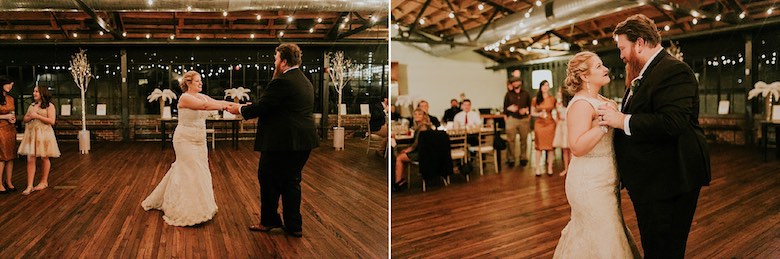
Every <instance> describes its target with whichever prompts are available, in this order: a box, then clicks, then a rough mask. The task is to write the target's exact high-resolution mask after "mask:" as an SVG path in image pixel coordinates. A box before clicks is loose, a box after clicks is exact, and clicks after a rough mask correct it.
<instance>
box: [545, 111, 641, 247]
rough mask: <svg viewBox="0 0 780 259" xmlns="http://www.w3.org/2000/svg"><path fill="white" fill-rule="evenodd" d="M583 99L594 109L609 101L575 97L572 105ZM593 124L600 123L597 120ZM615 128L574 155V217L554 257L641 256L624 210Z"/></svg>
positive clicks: (570, 187)
mask: <svg viewBox="0 0 780 259" xmlns="http://www.w3.org/2000/svg"><path fill="white" fill-rule="evenodd" d="M602 98H603V97H602ZM579 100H582V101H587V102H588V103H590V104H591V105H592V106H593V108H594V109H598V107H599V106H600V105H602V104H604V103H607V101H606V100H597V99H592V98H585V97H582V96H575V97H574V98H572V100H571V101H570V102H569V107H571V104H573V103H574V102H576V101H579ZM609 102H611V103H612V104H613V105H614V102H612V101H609ZM592 123H593V125H594V126H595V125H598V121H596V120H594V121H593V122H592ZM612 131H613V130H612V129H611V128H610V129H609V132H607V133H606V134H605V135H604V136H603V137H602V138H601V140H600V141H599V142H598V143H597V144H596V146H595V147H594V148H593V149H592V150H591V151H590V152H588V153H587V154H585V155H584V156H581V157H578V156H573V157H572V160H571V163H570V164H569V171H568V173H567V174H566V198H567V199H568V200H569V205H570V206H571V220H570V221H569V224H568V225H566V227H565V228H564V229H563V231H561V239H560V240H558V246H557V247H556V248H555V255H554V256H553V258H641V256H640V255H639V251H638V249H637V248H636V243H635V242H634V240H633V238H632V236H631V232H630V231H629V230H628V228H627V227H626V225H625V222H624V221H623V213H622V211H621V209H620V190H619V189H618V182H619V179H618V175H617V170H616V168H615V153H614V151H613V146H612V136H613V135H612Z"/></svg>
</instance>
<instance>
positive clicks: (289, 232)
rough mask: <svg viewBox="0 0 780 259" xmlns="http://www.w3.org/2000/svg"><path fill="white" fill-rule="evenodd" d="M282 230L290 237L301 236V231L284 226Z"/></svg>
mask: <svg viewBox="0 0 780 259" xmlns="http://www.w3.org/2000/svg"><path fill="white" fill-rule="evenodd" d="M284 232H285V233H287V234H288V235H290V236H292V237H303V231H289V230H287V229H286V228H285V229H284Z"/></svg>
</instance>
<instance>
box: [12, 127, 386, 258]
mask: <svg viewBox="0 0 780 259" xmlns="http://www.w3.org/2000/svg"><path fill="white" fill-rule="evenodd" d="M226 143H227V142H225V143H218V146H217V149H216V150H211V149H209V160H210V161H209V162H210V166H211V173H212V178H213V183H214V192H215V195H216V201H217V206H218V207H219V211H218V212H217V215H216V216H215V217H214V219H212V220H211V221H209V222H207V223H204V224H201V225H199V226H196V227H186V228H183V227H172V226H169V225H167V224H165V222H164V221H163V220H162V215H163V213H162V212H160V211H148V212H147V211H144V210H143V209H142V208H141V201H142V200H143V199H144V198H145V197H146V196H147V195H148V194H149V193H150V192H151V191H152V190H153V189H154V187H155V186H156V185H157V183H158V182H159V181H160V179H162V177H163V175H165V173H166V172H167V170H168V169H169V168H170V165H171V163H173V161H174V152H173V149H172V148H171V147H170V145H169V146H168V148H166V149H165V150H164V151H161V150H160V143H159V142H128V143H118V142H98V143H93V146H92V148H93V150H92V151H91V152H90V154H89V155H79V154H78V153H79V151H78V146H77V144H76V143H60V148H61V150H62V153H63V156H62V157H61V158H58V159H54V160H53V162H52V170H51V175H50V178H49V184H50V186H49V188H48V189H46V190H43V191H38V192H33V193H32V194H31V195H30V196H23V195H21V192H22V190H24V188H25V185H26V171H25V170H26V169H25V168H26V161H25V160H24V159H17V160H16V162H15V165H14V178H13V179H14V180H13V183H14V185H15V186H16V188H17V189H18V191H16V192H14V193H11V194H5V195H0V257H2V258H18V257H23V258H29V257H58V258H75V257H82V258H114V257H121V258H137V257H143V258H301V257H308V258H311V257H327V258H353V257H368V258H385V257H387V255H388V242H387V241H388V233H387V232H388V211H387V207H388V200H387V199H388V197H387V174H386V166H387V164H386V162H385V161H384V160H383V159H382V158H380V157H377V156H376V155H373V154H371V155H367V154H366V149H365V148H366V147H365V142H362V141H359V140H355V141H348V142H347V149H346V150H345V151H334V150H333V149H332V148H331V147H330V146H329V143H323V146H322V147H320V148H318V149H315V150H314V151H313V152H312V154H311V157H310V158H309V162H308V164H307V165H306V167H305V169H304V171H303V182H302V184H301V189H302V195H303V201H302V206H301V212H302V214H303V231H304V232H303V235H304V236H303V238H292V237H288V236H287V235H285V234H284V232H282V231H281V230H279V229H276V230H274V231H273V232H271V233H270V234H266V233H260V232H250V231H249V229H248V228H247V227H248V226H249V225H251V224H255V223H258V222H259V211H260V206H259V198H258V196H259V185H258V182H257V162H258V157H259V154H258V153H257V152H254V151H252V142H251V141H241V143H240V144H239V149H238V150H235V149H233V148H232V147H230V145H228V144H226ZM39 176H40V173H39V174H38V177H39ZM37 179H38V178H36V182H35V183H36V184H37V182H38V180H37Z"/></svg>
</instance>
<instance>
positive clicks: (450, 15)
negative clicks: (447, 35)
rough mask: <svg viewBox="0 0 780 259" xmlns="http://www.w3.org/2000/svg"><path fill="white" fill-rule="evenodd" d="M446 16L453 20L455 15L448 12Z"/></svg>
mask: <svg viewBox="0 0 780 259" xmlns="http://www.w3.org/2000/svg"><path fill="white" fill-rule="evenodd" d="M447 16H449V17H450V19H455V13H454V12H450V14H449V15H447Z"/></svg>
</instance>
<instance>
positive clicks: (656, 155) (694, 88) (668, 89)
mask: <svg viewBox="0 0 780 259" xmlns="http://www.w3.org/2000/svg"><path fill="white" fill-rule="evenodd" d="M649 62H651V63H650V65H649V66H648V67H647V70H645V73H644V75H643V77H642V79H641V80H640V83H639V86H638V88H637V89H636V90H635V92H634V95H633V97H631V99H630V100H627V103H626V105H625V107H623V113H625V114H631V115H632V117H631V120H630V122H629V123H630V125H629V128H630V130H631V136H627V135H626V134H625V132H624V131H623V130H615V138H614V144H615V158H616V160H617V167H618V172H619V173H620V178H621V182H622V183H623V185H624V186H625V187H626V189H627V190H628V191H629V194H630V195H631V198H632V199H637V200H638V201H640V202H641V201H650V200H658V199H664V198H669V197H672V196H675V195H678V194H681V193H685V192H688V191H691V190H694V189H696V188H700V187H701V186H704V185H709V182H710V178H711V176H710V158H709V150H708V148H707V143H706V142H705V139H704V134H703V131H702V129H701V126H699V115H698V113H699V94H698V85H699V84H698V81H697V80H696V77H695V76H694V74H693V71H692V70H691V68H690V67H689V66H688V65H687V64H685V63H684V62H681V61H679V60H677V59H675V58H674V57H672V56H670V55H669V54H667V53H666V50H662V51H661V52H660V53H659V54H658V55H657V56H656V57H655V59H653V60H651V61H649ZM626 96H628V91H626ZM623 100H624V102H625V101H626V98H623Z"/></svg>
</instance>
